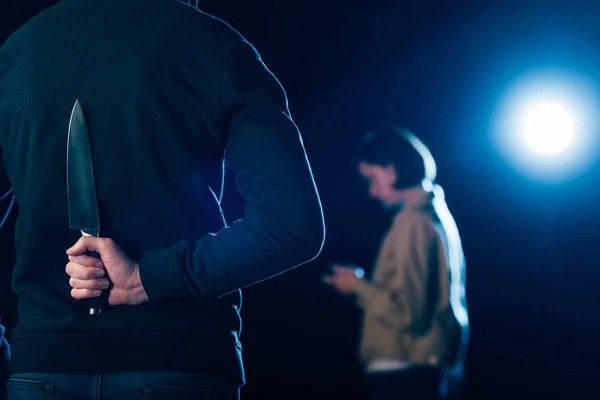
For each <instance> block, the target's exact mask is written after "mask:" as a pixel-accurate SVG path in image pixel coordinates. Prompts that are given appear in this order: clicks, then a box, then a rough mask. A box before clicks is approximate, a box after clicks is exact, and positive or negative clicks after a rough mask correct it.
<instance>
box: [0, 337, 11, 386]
mask: <svg viewBox="0 0 600 400" xmlns="http://www.w3.org/2000/svg"><path fill="white" fill-rule="evenodd" d="M4 332H5V331H4V327H3V326H2V325H0V385H2V386H1V387H2V388H5V387H6V381H7V379H8V370H9V364H10V346H9V345H8V341H7V340H6V337H5V336H4ZM2 393H3V391H2V390H0V394H2Z"/></svg>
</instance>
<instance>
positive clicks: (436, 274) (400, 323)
mask: <svg viewBox="0 0 600 400" xmlns="http://www.w3.org/2000/svg"><path fill="white" fill-rule="evenodd" d="M357 292H358V299H359V304H360V305H361V306H362V307H363V308H364V323H363V335H362V343H361V356H362V359H363V360H364V361H365V362H366V363H368V362H369V361H372V360H374V359H379V358H387V359H395V360H399V361H403V362H406V363H409V364H421V365H423V364H426V365H434V366H444V367H462V364H463V362H464V357H465V353H466V346H467V342H468V337H469V320H468V315H467V306H466V299H465V261H464V256H463V251H462V245H461V241H460V236H459V234H458V229H457V227H456V223H455V222H454V219H453V218H452V215H451V214H450V211H449V210H448V207H447V206H446V202H445V200H444V193H443V191H442V189H441V187H439V186H436V188H435V189H434V191H433V193H431V194H430V195H427V197H426V198H424V199H423V203H422V204H420V205H419V206H418V207H413V208H405V209H403V210H402V211H400V212H399V213H398V214H397V215H396V217H395V218H394V221H393V224H392V227H391V228H390V230H389V232H388V234H387V235H386V237H385V239H384V241H383V244H382V246H381V250H380V252H379V256H378V259H377V262H376V264H375V270H374V273H373V279H372V281H371V282H367V281H363V282H361V283H360V285H359V287H358V290H357Z"/></svg>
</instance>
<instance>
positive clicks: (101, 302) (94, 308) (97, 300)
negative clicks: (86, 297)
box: [82, 232, 110, 315]
mask: <svg viewBox="0 0 600 400" xmlns="http://www.w3.org/2000/svg"><path fill="white" fill-rule="evenodd" d="M82 234H83V236H92V235H90V234H87V233H85V232H82ZM86 255H88V256H90V257H95V258H98V259H100V254H98V253H96V252H95V251H88V252H86ZM109 293H110V288H109V289H105V290H103V291H102V294H101V295H100V296H99V297H94V298H92V299H90V315H100V313H102V308H103V307H104V306H105V305H106V304H108V295H109Z"/></svg>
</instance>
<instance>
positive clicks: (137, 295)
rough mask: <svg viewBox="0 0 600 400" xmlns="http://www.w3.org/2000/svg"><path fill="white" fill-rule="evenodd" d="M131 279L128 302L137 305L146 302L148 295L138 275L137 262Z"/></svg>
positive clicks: (138, 266)
mask: <svg viewBox="0 0 600 400" xmlns="http://www.w3.org/2000/svg"><path fill="white" fill-rule="evenodd" d="M132 281H133V284H132V286H131V291H130V304H132V305H138V304H143V303H146V302H148V295H147V294H146V290H144V285H143V284H142V278H141V277H140V265H139V264H136V265H135V267H134V269H133V276H132Z"/></svg>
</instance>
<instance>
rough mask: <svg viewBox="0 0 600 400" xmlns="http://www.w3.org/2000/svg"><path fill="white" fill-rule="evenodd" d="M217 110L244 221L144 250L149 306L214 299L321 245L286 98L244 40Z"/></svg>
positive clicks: (313, 192)
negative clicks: (241, 200) (243, 205)
mask: <svg viewBox="0 0 600 400" xmlns="http://www.w3.org/2000/svg"><path fill="white" fill-rule="evenodd" d="M221 110H222V117H223V126H224V127H225V128H224V129H226V138H225V139H226V152H227V153H226V154H227V156H226V162H227V165H228V167H229V168H231V169H232V170H233V171H235V172H236V175H237V185H238V189H239V190H240V193H241V194H242V196H243V197H244V198H245V200H246V202H247V206H246V210H245V218H243V219H241V220H239V221H237V222H235V223H233V224H232V225H231V226H230V227H227V228H224V229H222V230H221V231H220V232H218V233H217V234H209V235H206V236H205V237H203V238H200V239H199V240H196V241H183V242H180V243H177V244H175V245H174V246H173V247H170V248H165V249H158V250H152V251H148V252H146V253H145V254H144V255H143V258H142V259H141V261H140V275H141V280H142V283H143V285H144V288H145V290H146V293H147V295H148V298H149V299H150V301H167V300H171V299H182V298H196V299H203V298H214V297H220V296H223V295H226V294H228V293H231V292H232V291H235V290H237V289H240V288H243V287H246V286H249V285H252V284H255V283H257V282H260V281H262V280H266V279H268V278H270V277H273V276H275V275H277V274H280V273H282V272H284V271H286V270H288V269H290V268H293V267H295V266H298V265H300V264H303V263H306V262H308V261H311V260H312V259H314V258H316V257H317V256H318V254H319V253H320V251H321V248H322V246H323V242H324V237H325V236H324V235H325V228H324V220H323V213H322V208H321V203H320V199H319V195H318V192H317V189H316V186H315V182H314V180H313V176H312V172H311V169H310V165H309V162H308V159H307V156H306V153H305V150H304V146H303V143H302V138H301V136H300V133H299V132H298V129H297V127H296V125H295V124H294V122H293V120H292V118H291V116H290V112H289V110H288V104H287V98H286V95H285V92H284V90H283V88H282V87H281V85H280V84H279V82H278V81H277V79H276V78H275V77H274V76H273V74H271V72H270V71H269V70H268V69H267V68H266V66H265V65H264V64H263V62H262V61H261V59H260V56H259V55H258V53H257V52H256V51H255V50H254V48H253V47H252V46H251V45H250V44H249V43H247V42H245V41H243V42H241V43H240V44H239V45H238V46H237V47H236V48H235V49H234V50H233V52H232V54H231V56H230V58H229V60H228V62H227V65H226V67H225V70H224V73H223V80H222V90H221Z"/></svg>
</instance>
